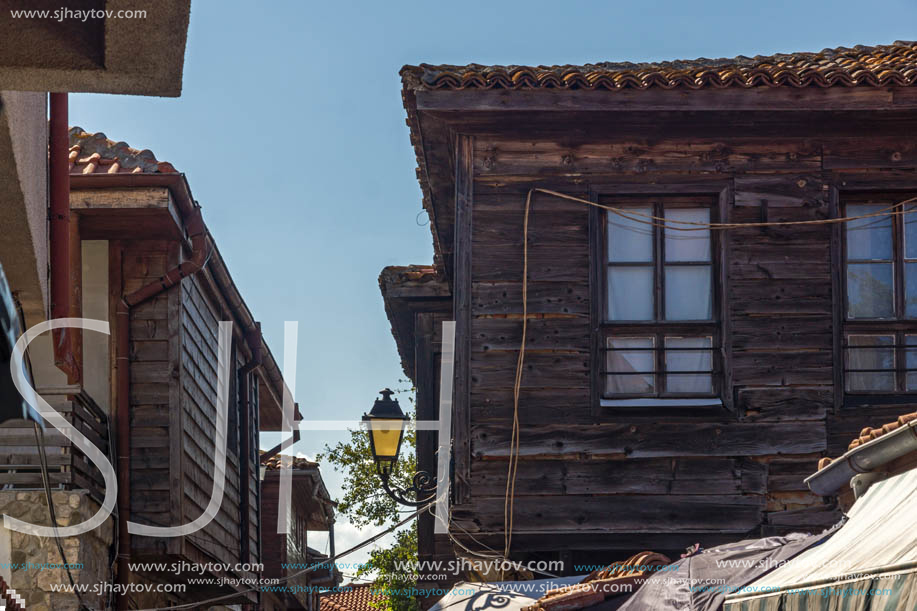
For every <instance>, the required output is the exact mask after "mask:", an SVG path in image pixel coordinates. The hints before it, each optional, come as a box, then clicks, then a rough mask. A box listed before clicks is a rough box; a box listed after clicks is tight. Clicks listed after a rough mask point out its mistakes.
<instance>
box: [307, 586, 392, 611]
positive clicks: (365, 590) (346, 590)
mask: <svg viewBox="0 0 917 611" xmlns="http://www.w3.org/2000/svg"><path fill="white" fill-rule="evenodd" d="M341 589H342V590H343V591H341V592H333V593H330V594H324V595H322V597H321V598H320V599H319V610H320V611H374V610H375V607H374V606H372V605H371V604H370V603H372V602H374V601H382V600H383V599H384V598H385V596H384V595H382V594H380V593H378V591H377V588H376V587H375V586H374V585H373V584H370V583H360V584H353V583H352V584H348V585H345V586H342V588H341Z"/></svg>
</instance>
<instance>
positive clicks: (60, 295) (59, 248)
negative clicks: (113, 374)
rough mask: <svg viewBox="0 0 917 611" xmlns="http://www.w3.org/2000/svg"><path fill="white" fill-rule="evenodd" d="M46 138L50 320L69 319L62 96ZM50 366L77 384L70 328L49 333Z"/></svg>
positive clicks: (55, 96)
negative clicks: (51, 339) (51, 354)
mask: <svg viewBox="0 0 917 611" xmlns="http://www.w3.org/2000/svg"><path fill="white" fill-rule="evenodd" d="M49 98H50V115H51V117H50V121H49V130H50V131H49V138H48V179H49V185H48V199H49V201H48V221H49V223H48V224H49V228H48V230H49V236H48V241H49V248H50V252H49V255H50V257H49V258H50V267H51V290H50V297H51V318H52V319H53V318H67V317H69V316H70V308H71V295H72V294H73V288H74V287H73V286H72V285H71V273H72V270H71V258H70V253H71V243H70V158H69V155H70V134H69V131H68V128H67V113H68V101H67V94H66V93H51V94H49ZM51 336H52V338H53V345H54V364H55V365H56V366H57V367H58V368H59V369H60V370H61V371H63V372H64V373H66V374H67V380H68V383H70V384H78V383H79V382H80V370H79V363H78V361H77V358H76V355H75V353H74V348H75V339H74V334H73V331H72V329H55V330H54V331H52V332H51Z"/></svg>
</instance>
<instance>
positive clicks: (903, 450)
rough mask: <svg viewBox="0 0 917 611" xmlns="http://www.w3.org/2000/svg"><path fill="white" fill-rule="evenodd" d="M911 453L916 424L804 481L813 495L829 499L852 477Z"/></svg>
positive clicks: (916, 449)
mask: <svg viewBox="0 0 917 611" xmlns="http://www.w3.org/2000/svg"><path fill="white" fill-rule="evenodd" d="M911 452H917V420H912V421H911V422H908V423H907V424H905V425H904V426H902V427H899V428H897V429H895V430H894V431H891V432H889V433H886V434H885V435H882V436H881V437H878V438H876V439H874V440H872V441H870V442H869V443H865V444H863V445H861V446H857V447H855V448H853V449H852V450H850V451H848V452H847V453H846V454H844V455H843V456H841V457H840V458H837V459H835V460H834V461H833V462H831V463H830V464H829V465H828V466H826V467H824V468H823V469H819V470H818V471H816V472H815V473H813V474H812V475H810V476H809V477H807V478H806V480H805V482H806V485H808V486H809V489H810V490H812V492H814V493H815V494H818V495H821V496H829V495H832V494H834V493H835V492H836V491H838V490H840V489H841V488H843V487H844V486H847V485H849V483H850V479H851V478H852V477H853V476H855V475H857V474H859V473H867V472H869V471H872V470H873V469H877V468H879V467H881V466H883V465H886V464H888V463H890V462H891V461H893V460H895V459H897V458H901V457H902V456H904V455H905V454H910V453H911Z"/></svg>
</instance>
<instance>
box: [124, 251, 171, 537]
mask: <svg viewBox="0 0 917 611" xmlns="http://www.w3.org/2000/svg"><path fill="white" fill-rule="evenodd" d="M177 257H178V250H177V245H175V244H174V243H170V242H168V241H154V240H135V241H129V242H123V252H122V253H121V265H120V267H121V281H122V282H123V291H124V293H130V292H132V291H135V290H137V289H139V288H140V287H142V286H144V285H146V284H148V283H150V282H153V281H155V280H156V279H157V278H159V277H161V276H162V275H163V274H164V273H165V272H166V270H167V269H168V268H169V267H171V265H173V264H174V263H175V261H176V260H177ZM114 260H117V258H116V257H115V259H114ZM120 289H121V283H120V282H112V290H115V291H117V290H120ZM119 297H120V295H119ZM177 300H178V294H177V292H176V291H175V290H170V291H166V292H164V293H162V294H160V295H158V296H156V297H154V298H153V299H151V300H149V301H147V302H145V303H142V304H139V305H137V306H136V307H134V308H132V309H131V315H130V318H131V321H130V333H131V342H130V358H131V363H130V389H131V400H130V403H131V519H132V520H133V521H135V522H139V523H141V524H151V525H156V526H168V525H170V524H174V523H176V519H177V518H178V516H177V515H176V513H175V511H174V506H175V503H174V499H175V498H176V495H177V494H178V489H177V481H176V480H173V479H172V477H171V476H172V475H173V473H172V470H171V465H172V461H173V456H172V446H171V439H170V436H169V433H170V424H171V422H172V420H173V419H174V414H173V412H172V410H171V406H172V405H174V403H173V394H174V388H173V386H174V379H175V376H177V374H178V364H177V362H176V361H175V360H174V359H173V358H172V349H171V346H172V344H174V342H176V341H177V337H178V318H177V317H176V316H171V315H170V314H171V313H174V312H175V310H176V306H177ZM111 311H112V312H114V311H115V310H114V308H112V309H111ZM169 542H170V540H168V539H164V538H155V537H139V536H135V537H131V545H132V548H133V550H134V553H140V554H149V553H157V554H161V553H165V552H166V546H167V545H169Z"/></svg>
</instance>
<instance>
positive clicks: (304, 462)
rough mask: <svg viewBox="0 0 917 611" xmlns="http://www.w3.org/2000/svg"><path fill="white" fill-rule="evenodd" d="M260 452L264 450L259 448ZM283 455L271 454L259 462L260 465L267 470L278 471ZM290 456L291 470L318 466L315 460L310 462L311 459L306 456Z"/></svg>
mask: <svg viewBox="0 0 917 611" xmlns="http://www.w3.org/2000/svg"><path fill="white" fill-rule="evenodd" d="M260 453H261V454H264V451H263V450H261V451H260ZM284 456H285V455H284V454H277V455H275V456H271V457H270V458H269V459H267V460H266V461H265V462H263V463H261V466H262V467H264V468H265V469H267V470H268V471H279V470H280V461H281V459H282V458H283V457H284ZM291 458H292V459H293V464H292V466H291V468H292V469H293V470H297V469H302V470H304V471H305V470H309V469H316V468H318V463H317V462H312V461H311V460H309V459H307V458H301V457H299V456H292V457H291Z"/></svg>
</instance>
